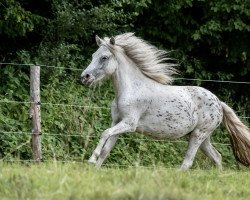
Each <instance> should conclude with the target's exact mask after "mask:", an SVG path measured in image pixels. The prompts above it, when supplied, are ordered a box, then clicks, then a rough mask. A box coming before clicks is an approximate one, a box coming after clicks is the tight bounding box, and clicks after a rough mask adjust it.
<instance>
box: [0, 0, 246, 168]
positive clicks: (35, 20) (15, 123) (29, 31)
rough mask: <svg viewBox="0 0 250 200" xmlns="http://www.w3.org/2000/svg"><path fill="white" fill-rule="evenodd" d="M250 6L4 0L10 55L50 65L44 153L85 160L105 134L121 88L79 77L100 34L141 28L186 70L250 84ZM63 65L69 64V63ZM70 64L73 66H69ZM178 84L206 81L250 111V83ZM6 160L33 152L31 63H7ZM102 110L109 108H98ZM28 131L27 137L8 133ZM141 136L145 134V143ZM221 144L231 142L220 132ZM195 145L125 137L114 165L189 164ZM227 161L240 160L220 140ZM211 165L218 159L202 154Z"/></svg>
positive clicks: (1, 137)
mask: <svg viewBox="0 0 250 200" xmlns="http://www.w3.org/2000/svg"><path fill="white" fill-rule="evenodd" d="M249 19H250V8H249V3H248V1H247V0H234V1H228V0H215V1H204V0H178V1H177V0H169V1H164V2H163V1H160V0H155V1H151V0H138V1H133V0H120V1H119V0H100V1H96V0H85V1H78V0H60V1H59V0H37V1H31V0H19V1H17V0H1V2H0V44H1V45H0V62H1V63H3V62H15V63H37V64H42V65H49V66H55V67H58V68H48V67H46V66H42V70H41V73H42V75H41V85H42V92H41V95H42V103H54V104H71V105H81V106H86V107H78V106H55V105H50V104H42V130H43V133H44V134H43V136H42V140H43V143H42V146H43V158H44V159H45V160H48V159H58V160H78V161H84V160H86V159H87V158H88V156H89V154H90V153H91V152H92V150H93V148H94V146H95V145H96V143H97V140H98V137H99V135H100V133H101V132H102V131H103V130H104V129H106V128H107V127H109V125H110V121H111V120H110V110H109V109H108V108H109V107H110V102H111V100H112V98H113V97H114V94H113V92H112V85H111V84H110V82H106V83H104V84H103V85H101V86H97V87H96V88H94V89H93V88H91V89H89V88H86V87H83V86H81V85H80V84H79V76H80V73H81V71H79V70H78V69H84V68H85V67H86V66H87V64H88V62H89V61H90V58H91V56H90V55H91V54H92V53H93V51H94V50H95V49H96V44H95V41H94V36H95V35H96V34H98V35H99V36H111V35H116V34H119V33H123V32H127V31H132V32H135V33H136V35H137V36H140V37H142V38H143V39H145V40H147V41H149V42H151V43H152V44H154V45H155V46H157V47H160V48H162V49H167V50H173V52H172V56H173V57H175V58H176V59H178V60H179V63H180V67H179V70H180V71H181V72H182V74H181V76H180V77H186V78H198V79H218V80H232V81H233V80H234V81H248V82H249V71H250V60H249V54H250V49H249V48H250V47H249V45H248V41H249V39H250V37H249V33H250V23H249ZM60 67H62V68H60ZM65 67H66V68H69V69H63V68H65ZM174 84H177V85H201V86H203V87H205V88H207V89H209V90H211V91H212V92H213V93H215V94H216V95H217V96H219V98H220V99H221V100H223V101H226V102H228V103H229V104H230V105H231V106H233V108H234V109H235V110H237V111H239V113H238V114H239V115H240V116H250V106H249V97H250V96H249V95H250V89H249V88H250V87H249V85H247V84H232V83H215V82H201V81H184V80H177V81H176V82H175V83H174ZM0 101H1V102H0V131H1V132H2V133H1V134H0V157H1V158H2V159H6V160H8V159H12V158H14V159H31V158H32V156H31V150H30V144H29V139H30V136H29V134H28V133H29V132H30V127H31V126H30V119H29V114H28V113H29V104H25V103H23V104H19V103H4V101H23V102H25V101H29V67H28V66H14V65H11V64H10V65H0ZM94 107H101V108H94ZM20 131H21V132H24V133H27V134H17V133H15V134H14V133H8V134H7V133H5V134H4V132H20ZM135 138H137V139H138V138H139V139H140V140H135ZM213 140H214V142H217V143H218V142H219V143H224V144H228V143H229V141H228V137H227V133H226V132H225V131H224V130H223V129H220V130H217V131H216V133H215V134H214V137H213ZM186 146H187V143H186V142H185V141H183V142H173V143H169V142H157V141H148V139H147V138H145V137H143V136H141V135H135V136H134V135H133V136H132V135H129V134H127V135H124V136H123V138H122V139H120V140H119V142H118V144H117V146H116V147H115V149H114V150H113V151H112V154H111V156H110V157H109V159H108V161H107V163H108V164H120V165H151V166H152V165H164V166H168V167H172V166H176V165H178V164H180V162H181V160H182V158H183V155H184V152H185V150H186ZM216 147H217V148H218V149H219V151H220V152H221V153H222V155H223V158H224V163H225V165H226V166H228V167H235V165H236V164H235V161H234V158H233V154H232V152H231V151H230V148H229V146H227V145H219V144H216ZM198 160H199V162H197V163H196V167H197V166H199V165H200V167H202V168H206V167H207V166H209V167H210V164H211V163H210V162H209V161H208V160H207V159H204V156H203V155H202V154H199V155H198Z"/></svg>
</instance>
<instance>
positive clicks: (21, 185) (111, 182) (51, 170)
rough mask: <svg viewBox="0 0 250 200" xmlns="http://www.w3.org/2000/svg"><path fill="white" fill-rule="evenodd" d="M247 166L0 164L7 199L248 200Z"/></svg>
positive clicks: (249, 178)
mask: <svg viewBox="0 0 250 200" xmlns="http://www.w3.org/2000/svg"><path fill="white" fill-rule="evenodd" d="M249 188H250V173H249V171H247V170H241V171H236V170H225V171H221V172H220V171H218V170H216V169H211V170H190V171H188V172H177V170H176V169H166V168H158V167H156V168H144V167H133V168H122V169H121V168H102V169H100V170H97V169H95V168H94V167H92V166H89V165H86V164H79V163H75V164H74V163H70V164H69V163H65V164H62V163H57V162H54V163H53V162H52V163H44V164H41V165H25V164H22V165H20V164H6V163H0V198H1V200H5V199H32V200H33V199H43V200H50V199H53V200H54V199H55V200H63V199H72V200H75V199H76V200H77V199H112V200H113V199H143V200H144V199H145V200H150V199H164V200H165V199H170V200H175V199H176V200H177V199H178V200H179V199H183V200H184V199H185V200H186V199H202V200H205V199H211V200H216V199H237V200H238V199H249V198H250V189H249Z"/></svg>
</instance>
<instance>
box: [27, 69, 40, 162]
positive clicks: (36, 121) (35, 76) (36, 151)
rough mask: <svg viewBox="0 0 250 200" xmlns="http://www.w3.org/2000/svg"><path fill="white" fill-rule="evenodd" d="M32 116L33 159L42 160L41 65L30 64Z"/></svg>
mask: <svg viewBox="0 0 250 200" xmlns="http://www.w3.org/2000/svg"><path fill="white" fill-rule="evenodd" d="M30 101H31V105H30V106H31V107H30V117H32V133H31V134H32V152H33V159H34V160H35V161H36V162H38V163H39V162H40V161H41V159H42V150H41V137H40V136H41V113H40V105H41V102H40V66H30Z"/></svg>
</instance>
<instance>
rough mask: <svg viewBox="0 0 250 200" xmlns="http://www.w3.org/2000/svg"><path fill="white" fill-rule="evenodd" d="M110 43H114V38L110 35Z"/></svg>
mask: <svg viewBox="0 0 250 200" xmlns="http://www.w3.org/2000/svg"><path fill="white" fill-rule="evenodd" d="M109 42H110V44H112V45H115V38H114V37H113V36H112V37H111V38H110V41H109Z"/></svg>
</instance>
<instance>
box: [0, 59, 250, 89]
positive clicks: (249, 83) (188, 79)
mask: <svg viewBox="0 0 250 200" xmlns="http://www.w3.org/2000/svg"><path fill="white" fill-rule="evenodd" d="M1 65H13V66H28V67H30V66H35V65H36V66H41V67H47V68H55V69H67V70H73V71H83V69H79V68H70V67H57V66H53V65H43V64H33V63H28V64H22V63H12V62H9V63H8V62H6V63H4V62H2V63H0V67H1ZM174 79H175V80H187V81H202V82H215V83H232V84H247V85H250V82H248V81H223V80H216V79H211V80H210V79H196V78H174Z"/></svg>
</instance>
